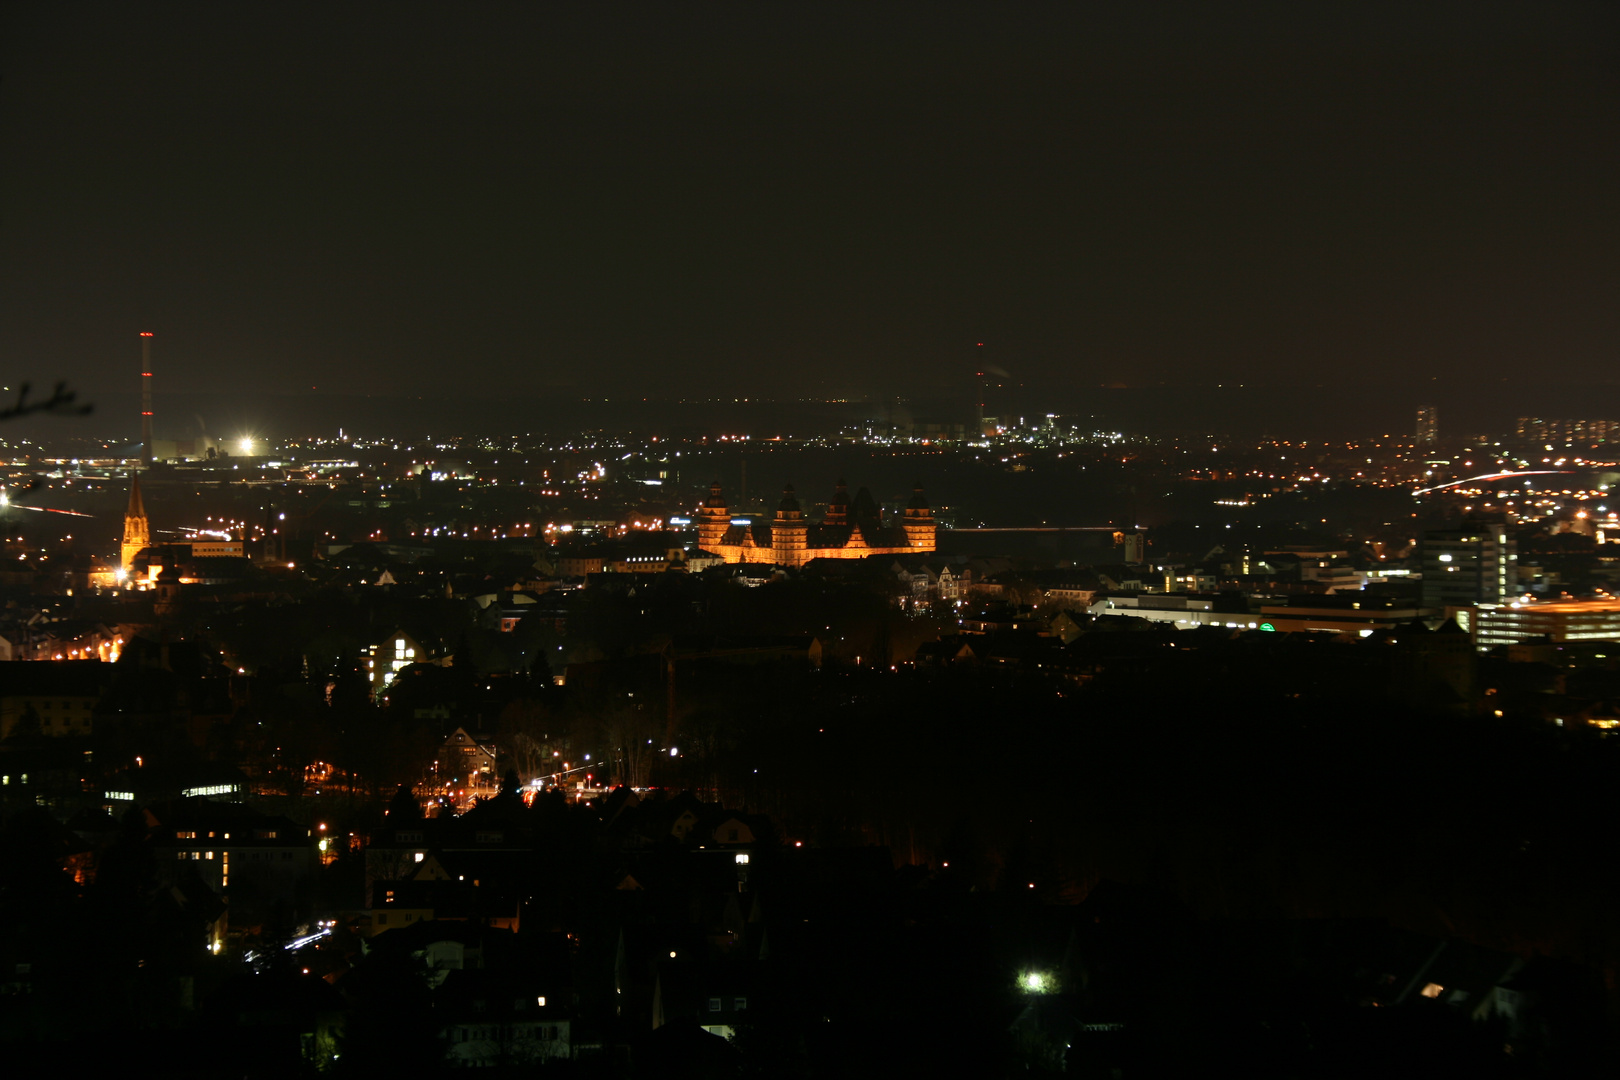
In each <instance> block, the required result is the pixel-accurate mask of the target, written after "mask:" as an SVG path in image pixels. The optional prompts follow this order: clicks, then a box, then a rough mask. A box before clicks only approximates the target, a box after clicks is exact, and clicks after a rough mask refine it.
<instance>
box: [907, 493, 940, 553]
mask: <svg viewBox="0 0 1620 1080" xmlns="http://www.w3.org/2000/svg"><path fill="white" fill-rule="evenodd" d="M901 524H902V526H903V527H904V528H905V530H906V543H907V544H909V545H910V546H911V547H912V548H913V549H915V550H917V551H933V550H934V511H933V508H932V507H930V506H929V505H928V499H927V497H926V496H925V495H923V489H922V481H921V480H919V481H917V487H916V489H915V490H914V491H913V492H912V495H911V501H910V502H908V503H906V514H905V519H904V521H902V522H901Z"/></svg>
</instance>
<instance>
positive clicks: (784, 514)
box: [771, 484, 810, 566]
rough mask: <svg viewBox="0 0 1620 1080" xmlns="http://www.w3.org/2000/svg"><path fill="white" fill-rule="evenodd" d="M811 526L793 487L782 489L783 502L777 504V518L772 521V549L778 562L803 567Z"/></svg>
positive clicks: (783, 564) (790, 485)
mask: <svg viewBox="0 0 1620 1080" xmlns="http://www.w3.org/2000/svg"><path fill="white" fill-rule="evenodd" d="M809 542H810V526H809V523H808V522H806V521H805V520H804V511H803V510H801V509H799V500H798V499H797V498H795V497H794V494H793V485H792V484H789V485H788V486H787V487H785V488H783V489H782V501H781V502H779V503H777V504H776V516H775V517H774V518H772V519H771V547H772V548H773V549H774V550H775V553H776V561H777V563H779V564H780V565H782V566H803V565H804V563H805V561H806V556H805V551H806V549H807V548H808V547H809Z"/></svg>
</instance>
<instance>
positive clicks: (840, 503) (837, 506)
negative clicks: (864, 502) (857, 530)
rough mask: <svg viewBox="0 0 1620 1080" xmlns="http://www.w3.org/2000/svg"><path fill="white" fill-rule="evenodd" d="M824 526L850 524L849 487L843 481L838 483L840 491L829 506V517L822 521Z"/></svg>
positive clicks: (836, 492)
mask: <svg viewBox="0 0 1620 1080" xmlns="http://www.w3.org/2000/svg"><path fill="white" fill-rule="evenodd" d="M822 524H823V525H848V524H849V485H848V484H846V483H844V481H843V480H839V481H838V490H837V491H835V492H834V493H833V497H832V502H830V503H828V504H827V516H826V517H825V518H823V519H822Z"/></svg>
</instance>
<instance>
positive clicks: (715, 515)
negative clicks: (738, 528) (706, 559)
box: [697, 480, 731, 552]
mask: <svg viewBox="0 0 1620 1080" xmlns="http://www.w3.org/2000/svg"><path fill="white" fill-rule="evenodd" d="M729 528H731V513H730V511H728V510H727V509H726V497H725V496H724V495H722V494H720V481H718V480H716V481H715V482H714V483H712V484H710V485H709V497H708V498H707V499H704V500H703V505H702V506H700V507H698V512H697V534H698V547H700V548H702V549H703V550H704V551H709V552H717V551H719V550H720V545H721V544H722V543H724V542H725V539H726V530H727V529H729Z"/></svg>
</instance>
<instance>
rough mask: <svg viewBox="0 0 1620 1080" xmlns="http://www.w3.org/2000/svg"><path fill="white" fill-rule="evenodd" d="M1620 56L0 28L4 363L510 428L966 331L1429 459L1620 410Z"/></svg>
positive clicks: (850, 38) (208, 394) (1537, 24)
mask: <svg viewBox="0 0 1620 1080" xmlns="http://www.w3.org/2000/svg"><path fill="white" fill-rule="evenodd" d="M1617 29H1620V17H1617V15H1616V12H1615V10H1614V8H1613V6H1612V5H1599V4H1593V5H1534V6H1520V5H1492V4H1483V3H1480V4H1465V5H1410V4H1403V5H1354V6H1347V7H1342V8H1327V7H1325V6H1312V7H1308V8H1301V7H1299V6H1294V5H1276V6H1265V5H1260V6H1255V5H1244V6H1242V7H1241V8H1239V7H1233V8H1229V9H1227V8H1221V7H1216V6H1205V5H1191V6H1185V7H1177V6H1168V7H1167V6H1160V5H1154V6H1152V7H1151V8H1141V7H1139V6H1137V5H1117V6H1114V7H1111V8H1110V7H1103V8H1098V7H1096V6H1087V7H1084V8H1075V7H1072V6H1066V5H1063V6H1060V5H1052V6H1020V7H1008V6H1001V5H915V6H914V5H900V4H885V5H872V6H866V7H854V8H845V7H837V8H829V7H825V6H811V5H773V6H770V7H756V6H744V5H737V6H725V5H720V6H714V5H705V6H702V7H697V8H666V7H629V6H612V7H602V6H594V7H590V8H581V9H564V8H559V7H556V6H551V5H527V4H511V5H504V4H479V5H461V6H450V5H409V4H406V5H389V6H386V7H336V8H334V7H329V6H319V5H306V6H301V5H275V6H247V5H229V6H222V5H200V4H157V5H122V4H87V5H73V4H65V5H54V4H53V5H17V4H14V5H8V6H7V7H6V8H5V9H4V10H3V11H0V148H3V149H4V156H5V160H6V161H7V163H8V164H7V167H6V168H5V169H4V170H3V171H0V354H3V356H4V358H5V368H4V371H5V374H6V381H8V382H12V383H15V382H16V381H20V380H22V379H24V378H27V379H31V380H32V381H33V382H34V383H35V384H36V385H48V384H49V383H51V382H54V381H55V380H56V379H59V378H66V379H68V380H70V382H72V383H73V384H74V385H75V386H76V387H82V388H83V389H84V391H85V392H86V393H87V395H89V396H92V397H95V398H98V399H99V401H100V403H102V405H103V409H102V415H101V416H100V417H98V418H96V420H98V421H101V420H105V419H107V416H106V413H107V411H108V410H110V409H113V408H114V404H113V403H114V402H115V401H117V400H118V399H119V397H120V396H121V395H126V396H129V397H131V398H132V397H133V394H134V379H135V371H136V370H137V369H136V361H137V358H138V339H137V338H136V336H135V335H136V333H137V332H138V331H140V330H151V331H153V332H154V333H156V335H157V338H156V342H157V346H156V357H157V361H156V365H157V370H158V373H159V374H158V386H157V390H158V393H159V395H160V398H161V397H163V396H164V395H176V394H181V393H189V394H195V395H200V396H201V397H203V398H219V397H229V396H231V395H237V396H250V395H255V394H277V395H290V394H315V395H361V394H370V395H381V396H384V397H389V396H415V395H421V394H426V395H430V396H431V395H435V394H443V395H449V396H451V397H454V398H456V399H460V400H463V401H472V400H476V399H478V398H480V397H484V398H489V399H491V400H495V401H499V402H501V404H500V406H499V408H500V409H501V410H507V409H512V408H514V407H516V405H520V404H521V402H522V401H523V400H525V399H526V398H533V399H541V400H544V399H553V398H578V397H597V396H604V397H615V396H634V395H636V394H638V393H645V394H647V395H649V396H655V397H663V398H666V399H667V398H670V397H682V396H684V397H702V396H707V395H717V396H718V395H723V394H725V393H727V392H734V393H736V394H737V395H739V396H758V395H768V396H772V397H777V398H791V397H795V396H840V397H842V396H848V397H864V396H890V395H895V394H901V395H905V396H908V397H912V398H917V399H934V398H954V397H955V396H956V395H958V394H960V393H962V392H963V391H964V390H966V388H967V387H968V385H969V373H970V372H971V370H972V368H973V365H974V363H975V362H976V357H975V353H976V349H975V342H977V341H985V342H986V349H985V351H986V353H988V354H989V356H990V361H991V362H993V363H995V364H997V365H998V366H1000V367H1003V368H1005V369H1006V370H1008V371H1009V372H1011V373H1012V374H1013V375H1014V377H1015V378H1017V379H1019V380H1020V381H1024V382H1027V383H1029V384H1030V385H1032V386H1035V387H1039V388H1043V389H1044V390H1046V391H1048V392H1050V393H1052V394H1054V395H1059V396H1065V397H1069V398H1071V399H1073V400H1077V401H1083V400H1085V398H1086V396H1087V395H1086V391H1088V390H1090V389H1091V388H1095V387H1098V386H1101V385H1104V384H1124V385H1126V386H1129V387H1132V388H1143V387H1157V386H1159V385H1160V384H1164V385H1166V386H1168V387H1171V388H1175V387H1201V386H1207V385H1211V384H1216V383H1242V384H1245V386H1246V388H1249V387H1258V388H1260V391H1261V394H1262V396H1263V397H1266V398H1267V404H1266V405H1265V409H1288V408H1294V409H1301V410H1309V409H1321V410H1323V411H1324V413H1325V414H1326V413H1331V412H1332V411H1333V410H1335V409H1337V408H1340V407H1344V408H1350V409H1359V410H1361V414H1360V415H1361V416H1363V417H1365V419H1364V420H1363V419H1358V418H1357V417H1356V416H1353V415H1347V416H1344V417H1342V418H1341V417H1334V418H1333V422H1335V423H1338V424H1341V425H1342V424H1350V425H1351V426H1352V428H1353V429H1354V430H1357V431H1360V430H1366V425H1370V424H1373V423H1375V419H1376V417H1377V416H1378V415H1379V413H1380V410H1384V411H1388V412H1390V413H1391V414H1396V415H1399V416H1401V417H1404V418H1405V422H1406V427H1403V428H1402V429H1401V430H1403V431H1404V430H1408V429H1409V427H1410V420H1411V410H1412V409H1413V408H1415V406H1416V405H1418V404H1423V403H1435V404H1438V405H1440V407H1441V410H1442V412H1441V425H1442V432H1443V434H1448V435H1449V434H1456V433H1457V432H1458V428H1457V427H1455V426H1453V424H1461V423H1467V422H1468V420H1469V419H1470V417H1471V416H1478V417H1480V418H1481V419H1483V418H1487V417H1490V416H1495V415H1498V414H1500V415H1509V416H1510V415H1514V414H1515V413H1517V412H1519V411H1521V410H1527V409H1531V408H1536V407H1539V408H1542V409H1545V408H1548V406H1546V405H1541V406H1535V405H1534V402H1533V401H1529V400H1526V404H1525V406H1522V407H1521V406H1519V405H1518V404H1516V402H1517V401H1519V400H1525V399H1526V397H1527V396H1528V397H1530V398H1534V397H1535V395H1539V396H1540V397H1539V400H1541V401H1551V400H1556V399H1558V398H1559V397H1570V398H1573V399H1574V400H1575V401H1576V402H1577V403H1578V402H1579V401H1580V400H1582V398H1583V397H1589V396H1590V391H1580V392H1576V391H1573V390H1572V389H1571V388H1575V387H1592V386H1604V387H1612V386H1614V384H1615V380H1616V371H1620V365H1617V364H1616V363H1615V343H1616V341H1617V340H1620V303H1617V300H1620V295H1617V292H1620V290H1617V285H1620V281H1617V275H1620V272H1617V271H1616V269H1615V267H1614V258H1613V253H1614V251H1615V250H1617V248H1620V244H1617V241H1620V207H1617V205H1616V200H1615V199H1614V195H1613V184H1614V181H1613V178H1614V176H1615V175H1616V174H1617V170H1616V165H1617V164H1620V162H1617V161H1616V158H1617V155H1620V149H1617V147H1616V143H1615V140H1614V139H1613V132H1614V131H1615V130H1620V63H1617V62H1616V61H1617V60H1620V56H1617V52H1620V48H1617V40H1620V39H1617V36H1616V30H1617ZM969 392H970V391H969ZM1167 392H1168V393H1171V396H1175V394H1174V392H1173V391H1155V393H1167ZM1380 395H1387V399H1386V401H1387V404H1380V402H1379V396H1380ZM1273 399H1274V400H1273ZM174 404H178V401H177V400H171V405H174ZM331 404H336V402H332V403H331ZM1217 405H1218V403H1216V402H1211V407H1212V408H1213V407H1215V406H1217ZM240 407H241V408H242V409H244V410H250V409H251V408H252V405H251V402H246V401H244V402H242V404H241V406H240ZM163 409H164V406H163V405H162V404H161V403H160V405H159V413H160V417H161V416H162V415H163ZM1606 410H1608V411H1612V410H1609V407H1608V403H1607V402H1606V401H1601V402H1593V403H1592V405H1591V407H1590V409H1589V410H1588V411H1593V412H1595V413H1604V412H1605V411H1606ZM1195 411H1196V410H1195ZM1218 418H1219V412H1218V409H1217V410H1216V411H1215V413H1214V414H1213V415H1212V416H1211V418H1210V424H1211V425H1213V424H1214V423H1215V422H1217V421H1218ZM1196 419H1197V417H1196V416H1193V417H1189V419H1188V420H1187V422H1188V423H1193V422H1195V421H1196ZM1258 419H1259V420H1265V419H1266V417H1265V416H1264V414H1263V413H1262V415H1261V416H1260V417H1259V418H1258ZM278 422H279V421H278ZM210 423H211V425H212V423H213V422H212V419H210ZM93 426H95V427H97V428H98V429H99V428H101V427H102V424H101V423H93ZM159 426H160V428H161V427H162V426H163V424H162V423H161V420H160V424H159ZM214 426H217V425H214ZM1240 426H1242V427H1248V426H1250V421H1244V422H1243V423H1242V424H1241V425H1240Z"/></svg>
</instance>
